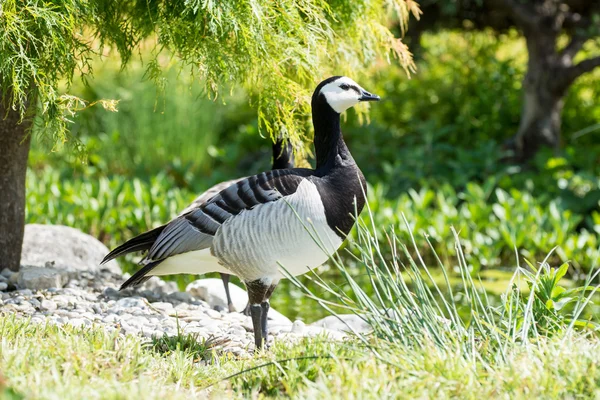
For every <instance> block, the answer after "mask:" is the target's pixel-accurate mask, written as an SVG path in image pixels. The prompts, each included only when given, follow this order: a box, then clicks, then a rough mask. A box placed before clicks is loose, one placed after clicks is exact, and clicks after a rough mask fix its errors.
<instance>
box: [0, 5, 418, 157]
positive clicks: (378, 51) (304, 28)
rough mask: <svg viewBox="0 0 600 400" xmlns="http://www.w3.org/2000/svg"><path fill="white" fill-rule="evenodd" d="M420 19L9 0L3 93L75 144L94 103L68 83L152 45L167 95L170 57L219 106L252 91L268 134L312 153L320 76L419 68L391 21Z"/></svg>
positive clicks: (307, 8) (151, 72) (366, 8)
mask: <svg viewBox="0 0 600 400" xmlns="http://www.w3.org/2000/svg"><path fill="white" fill-rule="evenodd" d="M410 12H412V13H414V14H416V13H418V6H417V4H416V3H414V2H413V1H411V0H393V1H382V0H380V1H375V2H370V1H352V2H350V1H339V2H333V3H328V2H325V1H322V0H285V1H283V2H277V3H273V2H271V1H236V2H200V1H190V2H184V3H176V4H174V3H173V2H169V1H160V2H154V3H152V4H147V3H146V2H138V1H124V2H116V3H115V2H113V1H106V0H104V1H96V2H93V3H91V4H88V3H86V2H80V1H77V0H69V1H56V2H50V3H47V2H46V3H42V2H40V1H37V0H9V1H6V2H3V4H2V9H1V10H0V13H1V15H0V16H1V18H0V32H2V34H0V90H1V92H2V97H3V98H4V97H5V96H7V97H8V99H5V101H7V102H8V103H9V104H10V106H12V107H13V108H16V109H18V110H19V111H20V113H21V115H24V114H25V111H26V109H27V104H28V101H34V99H35V96H34V95H37V99H38V103H39V105H40V106H39V107H38V112H37V114H38V126H40V127H42V128H43V131H44V132H47V133H49V135H50V136H52V137H53V138H55V139H58V140H59V141H60V142H65V141H67V140H68V139H69V134H68V130H67V122H68V119H69V117H71V116H72V115H73V114H74V113H75V112H76V111H78V110H79V109H81V108H82V106H83V107H85V106H86V105H87V104H86V103H85V102H84V101H83V100H80V99H79V98H75V97H73V96H70V95H67V94H61V91H60V90H59V82H60V80H61V79H66V83H67V88H66V90H67V91H69V87H70V84H71V82H72V79H73V77H74V75H75V74H76V73H78V74H80V75H81V76H87V75H89V74H90V73H91V72H92V64H91V63H90V58H91V57H92V55H94V54H95V53H102V52H103V50H104V48H105V46H114V47H116V49H117V50H118V52H119V54H120V56H121V62H122V65H126V64H127V63H128V62H129V61H130V60H131V59H132V55H133V53H134V52H135V51H137V50H138V49H139V47H140V45H142V44H149V45H150V46H151V49H152V50H151V52H150V54H149V57H148V59H147V60H146V65H147V68H146V71H147V75H148V77H149V78H150V79H154V80H155V81H156V82H157V83H158V84H159V87H164V84H165V81H164V79H163V77H162V76H161V73H160V71H161V70H162V69H163V68H164V67H165V59H169V58H177V59H178V60H179V61H180V66H181V65H185V66H187V67H188V69H187V70H186V71H187V72H190V73H191V74H192V76H194V77H197V78H200V79H201V81H202V82H203V83H204V89H205V94H207V95H209V96H217V95H219V94H221V92H222V91H223V89H225V90H227V89H229V85H230V84H233V83H237V84H242V86H244V87H245V88H247V89H248V90H249V91H251V92H252V93H254V94H255V95H256V101H255V106H256V108H257V110H258V116H259V126H260V127H261V128H262V129H264V131H265V132H267V133H268V134H270V135H271V136H275V135H280V134H283V135H284V136H285V137H289V138H290V139H291V140H293V141H294V143H296V147H298V149H300V147H301V146H300V145H299V143H300V138H303V137H304V136H305V134H306V131H305V128H306V122H307V115H308V113H309V102H308V101H307V98H308V96H309V94H310V91H311V90H312V88H313V87H314V84H315V81H317V80H318V77H322V76H325V75H327V74H332V71H336V72H341V73H345V72H350V71H353V72H354V74H353V75H354V76H357V77H365V76H368V75H369V69H368V68H367V67H368V66H369V65H371V64H373V63H374V62H376V61H377V60H380V59H389V57H390V56H394V57H395V58H397V59H398V60H399V63H400V64H401V65H402V66H403V67H404V68H405V69H407V70H408V69H410V68H412V61H411V57H410V53H408V51H407V49H406V48H405V47H404V46H403V45H402V44H401V42H400V41H399V39H397V38H395V37H394V36H393V34H392V33H391V32H390V31H389V30H388V28H387V22H388V19H389V18H390V17H396V18H398V19H399V21H400V23H401V25H402V26H404V25H405V24H406V21H407V19H408V17H409V13H410ZM147 55H148V54H147ZM105 104H106V105H107V106H111V107H113V106H114V104H113V103H105ZM72 143H75V144H76V145H79V142H73V141H72Z"/></svg>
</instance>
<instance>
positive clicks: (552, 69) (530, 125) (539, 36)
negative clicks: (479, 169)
mask: <svg viewBox="0 0 600 400" xmlns="http://www.w3.org/2000/svg"><path fill="white" fill-rule="evenodd" d="M524 35H525V38H526V40H527V50H528V56H529V60H528V63H527V73H526V74H525V79H524V80H523V107H522V112H521V122H520V124H519V129H518V131H517V133H516V134H515V136H514V137H513V139H512V146H511V147H512V148H513V150H514V152H515V158H516V160H517V161H519V162H521V163H526V162H528V161H529V160H531V158H532V157H533V156H534V155H535V154H536V153H537V151H538V150H539V149H541V148H542V147H551V148H554V149H558V148H559V147H560V141H561V139H560V122H561V114H562V110H563V105H564V101H563V97H564V95H565V92H566V88H567V87H568V85H565V84H564V79H562V78H563V77H564V69H563V68H562V67H561V65H560V64H558V63H557V53H556V34H555V33H554V32H552V31H550V30H544V29H540V30H538V31H535V32H528V31H527V30H525V31H524Z"/></svg>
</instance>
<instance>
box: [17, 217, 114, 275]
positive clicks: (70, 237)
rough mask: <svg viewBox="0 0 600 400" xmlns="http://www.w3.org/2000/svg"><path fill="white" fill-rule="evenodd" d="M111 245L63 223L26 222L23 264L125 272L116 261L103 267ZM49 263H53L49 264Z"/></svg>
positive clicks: (40, 266) (65, 269)
mask: <svg viewBox="0 0 600 400" xmlns="http://www.w3.org/2000/svg"><path fill="white" fill-rule="evenodd" d="M108 252H109V250H108V248H107V247H106V246H105V245H104V244H102V243H101V242H100V241H99V240H97V239H96V238H94V237H92V236H90V235H88V234H86V233H83V232H81V231H79V230H77V229H74V228H70V227H68V226H62V225H40V224H28V225H25V236H24V239H23V250H22V252H21V264H22V265H26V266H32V267H39V268H42V267H48V266H51V267H52V268H54V269H57V270H60V271H66V272H78V271H90V272H95V271H99V270H101V269H108V270H109V271H110V272H112V273H115V274H121V269H120V268H119V265H118V264H117V262H116V261H114V260H113V261H110V262H108V263H106V264H105V265H103V266H100V261H101V260H102V258H103V257H104V256H105V255H106V254H108ZM47 263H50V265H48V264H47Z"/></svg>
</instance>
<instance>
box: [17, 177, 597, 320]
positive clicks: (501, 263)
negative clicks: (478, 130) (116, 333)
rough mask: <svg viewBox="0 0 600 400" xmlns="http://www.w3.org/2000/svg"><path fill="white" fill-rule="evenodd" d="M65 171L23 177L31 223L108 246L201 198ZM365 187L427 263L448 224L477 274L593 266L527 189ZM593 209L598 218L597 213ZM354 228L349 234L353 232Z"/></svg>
mask: <svg viewBox="0 0 600 400" xmlns="http://www.w3.org/2000/svg"><path fill="white" fill-rule="evenodd" d="M68 174H69V173H68V171H67V172H65V173H62V174H61V173H60V172H58V171H55V170H52V169H49V168H46V169H43V170H41V171H31V172H30V173H29V174H28V176H27V185H28V186H27V189H28V193H29V194H28V196H27V222H28V223H52V224H64V225H68V226H76V227H78V228H79V229H81V230H83V231H84V232H87V233H89V234H91V235H93V236H95V237H97V238H99V239H100V240H102V241H103V242H104V243H106V244H107V245H108V246H109V247H111V248H113V247H115V246H117V245H119V244H121V243H123V242H124V241H126V240H128V239H130V238H132V237H133V236H135V235H138V234H140V233H141V232H144V231H146V230H148V229H151V228H154V227H156V226H158V225H159V224H161V223H163V222H164V221H168V220H169V219H170V218H172V217H173V216H175V215H177V214H178V213H179V211H180V210H182V209H183V208H185V207H186V206H187V204H189V202H191V201H192V200H193V199H194V197H195V196H196V195H197V192H195V191H191V190H188V189H178V188H176V187H175V186H174V182H173V180H172V179H171V178H169V177H167V176H166V175H165V174H161V175H157V176H155V177H153V178H151V179H150V181H149V182H148V181H145V180H141V179H138V178H133V179H130V178H126V177H123V176H114V177H112V178H107V177H103V176H102V177H99V178H94V179H92V178H91V177H85V176H84V179H79V178H78V179H71V178H70V177H69V175H68ZM203 189H204V188H201V190H203ZM368 193H369V194H368V201H369V204H370V207H371V208H372V210H373V214H372V215H370V216H368V215H367V216H365V219H366V221H368V223H369V224H372V223H373V224H375V225H376V226H378V227H381V228H382V229H381V230H380V231H378V233H377V235H378V236H379V240H382V241H383V240H385V238H386V234H385V229H386V228H387V227H391V226H398V225H399V223H401V222H402V220H401V216H402V213H404V215H406V217H407V219H408V221H409V222H410V225H411V228H412V230H413V231H414V232H416V233H417V235H416V243H417V248H418V249H419V250H420V251H421V253H422V257H423V258H424V260H425V261H426V263H427V264H428V265H435V264H436V256H435V255H434V254H432V253H431V252H430V251H428V250H427V249H428V248H429V243H428V242H429V241H431V242H433V243H436V245H439V249H438V253H437V256H439V257H440V258H441V259H442V260H443V262H444V263H445V264H446V265H448V266H454V265H457V263H458V254H457V253H456V249H455V248H454V246H453V243H454V236H453V234H452V227H454V228H455V229H456V230H458V231H459V235H460V238H461V241H462V244H463V247H464V253H465V254H466V255H467V257H468V260H469V264H468V265H469V269H470V271H471V272H472V273H473V274H476V273H477V272H478V271H480V270H481V269H483V268H498V267H512V266H514V260H515V248H516V251H517V253H518V256H519V258H522V257H525V258H529V259H536V258H537V259H540V258H542V257H543V256H544V255H545V253H546V251H547V250H546V249H549V248H554V247H556V246H558V248H557V250H556V252H555V255H553V256H552V257H551V259H550V261H549V262H551V263H553V264H556V263H563V262H567V261H569V262H571V263H572V264H573V265H574V267H575V271H576V272H574V276H575V277H577V276H578V275H581V274H582V273H586V272H587V271H589V270H590V269H592V268H593V267H594V266H596V265H597V262H598V251H599V250H598V248H599V247H600V243H599V242H598V236H597V233H595V232H591V231H587V230H586V229H581V230H578V229H577V227H578V225H579V223H580V222H581V217H578V216H576V215H573V213H571V212H570V211H566V210H560V209H559V208H558V207H557V205H556V203H555V202H550V205H549V206H546V205H544V204H542V203H540V202H539V201H538V200H537V199H536V198H534V197H533V196H532V195H531V194H530V193H529V192H521V191H519V190H516V189H513V190H511V191H504V190H502V189H495V190H494V182H492V181H490V182H487V183H486V185H484V186H480V185H477V184H474V183H472V184H469V185H467V188H466V190H465V191H456V190H455V189H453V188H452V187H450V186H448V185H446V186H444V187H442V188H439V189H438V190H434V189H431V188H425V187H424V188H421V189H420V190H419V191H415V190H410V191H409V192H408V193H407V194H403V195H400V196H399V197H397V198H395V199H387V198H386V196H385V186H384V185H381V184H380V185H377V186H375V187H370V188H369V191H368ZM593 215H594V216H595V218H597V219H599V220H600V215H599V214H593ZM598 225H600V224H599V223H598V222H596V226H598ZM357 234H358V233H357V232H353V233H352V237H354V238H356V237H357V236H356V235H357ZM397 235H398V236H399V237H400V238H401V239H402V240H406V239H408V236H407V235H408V232H406V231H398V232H397ZM388 250H389V249H385V248H384V249H382V251H388ZM344 254H345V253H344ZM384 256H385V257H386V258H388V259H389V258H390V257H392V254H391V253H389V252H387V253H385V254H384ZM138 258H139V257H138V256H128V257H126V258H125V260H121V261H120V262H121V265H122V267H123V270H124V271H127V272H132V271H134V270H135V269H137V268H138V266H137V265H135V264H134V261H135V260H137V259H138ZM345 260H346V262H347V263H348V265H349V266H352V268H353V273H354V274H355V275H356V277H357V278H356V279H358V280H365V279H367V276H366V275H365V274H364V271H363V267H362V264H361V263H360V262H358V263H357V262H355V261H354V260H353V257H352V256H351V255H350V253H348V254H347V255H345ZM577 271H578V272H577ZM321 273H322V274H323V276H324V277H325V279H328V280H332V281H334V282H339V280H340V278H341V277H340V275H339V273H338V271H337V270H336V269H328V268H322V269H321ZM171 279H176V280H177V281H178V282H179V283H181V284H182V285H183V284H185V283H189V282H190V281H192V280H193V279H196V277H195V276H189V275H176V276H173V277H171ZM304 282H306V280H305V281H304ZM281 285H282V287H281V288H280V291H281V292H282V293H286V294H287V295H286V296H280V297H279V296H278V297H275V298H274V299H273V306H274V307H275V308H276V309H279V310H280V311H282V312H284V313H285V314H286V315H288V316H290V317H295V316H297V315H300V316H302V317H304V318H311V319H317V318H319V317H320V316H322V315H323V313H322V312H317V311H315V312H314V313H311V314H310V315H307V314H306V313H305V311H306V310H307V309H308V307H310V304H309V302H307V301H306V299H305V298H303V296H302V294H301V292H299V291H297V290H294V289H293V288H290V287H289V283H286V282H282V284H281Z"/></svg>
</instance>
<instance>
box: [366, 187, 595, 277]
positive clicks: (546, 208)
mask: <svg viewBox="0 0 600 400" xmlns="http://www.w3.org/2000/svg"><path fill="white" fill-rule="evenodd" d="M495 186H496V182H495V181H494V180H493V179H491V180H488V181H486V182H484V184H483V185H478V184H475V183H469V184H467V186H466V188H465V189H464V190H462V191H458V190H456V189H454V188H452V187H451V186H450V185H447V184H446V185H443V186H441V187H438V188H436V189H431V188H428V187H422V188H420V189H419V190H418V191H417V190H414V189H410V190H409V191H408V193H407V194H403V195H400V196H399V197H398V198H396V199H386V194H385V186H384V185H381V184H379V185H377V186H375V187H374V188H373V189H372V190H369V192H368V199H369V204H370V206H371V208H372V210H373V215H372V216H366V217H365V218H366V219H367V220H368V221H369V223H373V224H375V226H379V227H390V226H398V224H399V223H401V222H402V215H403V214H404V215H405V216H406V218H407V220H408V221H409V224H410V226H411V229H412V230H413V231H414V232H416V233H417V236H416V242H417V246H418V248H419V249H425V248H427V247H428V241H431V242H432V243H436V244H439V245H440V249H439V251H438V256H439V257H440V258H441V259H442V261H444V262H445V263H446V264H449V265H454V264H455V263H456V260H457V253H456V250H455V249H454V246H453V245H452V243H453V242H454V237H453V234H452V229H453V228H454V229H456V230H457V231H458V232H459V236H460V238H461V242H462V245H463V248H464V250H463V251H464V252H465V254H467V256H468V257H469V259H470V262H469V266H470V268H471V270H472V271H479V270H480V269H482V268H485V267H488V268H489V267H492V268H494V267H495V268H497V267H512V266H514V257H515V251H516V252H517V255H518V256H519V257H526V258H532V259H535V258H541V257H543V256H544V254H545V252H546V250H545V249H552V248H554V247H557V246H558V248H557V251H556V254H555V255H554V256H553V257H552V258H551V263H563V262H567V261H569V262H572V263H573V265H574V266H575V268H576V269H577V270H578V271H584V272H587V271H589V270H590V269H591V268H593V267H594V266H595V265H596V264H597V262H598V257H599V248H600V242H599V241H598V236H597V235H598V232H594V231H588V230H587V229H579V225H580V223H581V222H582V218H581V216H578V215H574V214H573V213H572V212H571V211H569V210H564V209H561V208H560V207H559V206H558V204H557V202H556V201H554V200H553V201H550V202H549V203H547V204H546V203H545V202H541V201H540V200H538V199H537V198H535V197H534V196H532V194H531V193H530V192H528V191H520V190H517V189H511V190H508V191H505V190H503V189H501V188H497V187H496V188H495ZM594 215H596V214H594ZM370 218H374V220H372V221H371V220H370ZM397 234H398V235H399V236H400V238H401V239H402V240H407V239H408V236H407V235H408V233H407V232H398V233H397ZM377 235H378V237H379V239H380V240H384V239H385V236H386V233H385V231H380V232H378V233H377ZM424 257H425V260H426V262H427V263H428V264H430V265H431V264H434V263H435V257H434V255H433V254H430V253H428V252H427V253H425V254H424Z"/></svg>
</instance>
